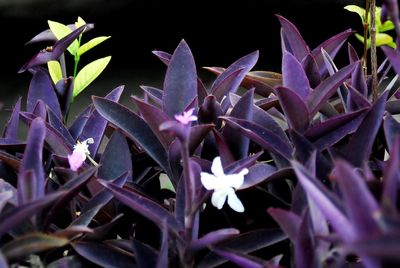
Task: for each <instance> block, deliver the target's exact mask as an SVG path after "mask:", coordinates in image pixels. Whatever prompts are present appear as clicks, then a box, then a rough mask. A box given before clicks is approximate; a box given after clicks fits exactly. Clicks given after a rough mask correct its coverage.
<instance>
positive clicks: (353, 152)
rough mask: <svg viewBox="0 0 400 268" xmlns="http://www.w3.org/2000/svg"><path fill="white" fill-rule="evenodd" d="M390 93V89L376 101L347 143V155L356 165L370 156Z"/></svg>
mask: <svg viewBox="0 0 400 268" xmlns="http://www.w3.org/2000/svg"><path fill="white" fill-rule="evenodd" d="M388 93H389V92H388V91H387V92H385V93H383V94H382V95H381V96H380V97H379V99H378V100H377V101H376V102H375V103H374V105H373V106H372V107H371V109H370V110H369V111H368V113H367V114H366V115H365V117H364V119H363V121H362V123H361V124H360V127H359V128H358V129H357V131H356V132H355V133H354V135H353V136H352V139H351V141H350V142H349V143H348V144H347V147H346V150H345V152H347V157H348V159H349V160H350V162H352V163H353V164H354V165H356V166H360V165H361V164H362V163H363V162H364V161H367V160H368V158H369V156H370V153H371V150H372V145H373V144H374V141H375V137H376V135H377V134H378V130H379V128H380V126H381V123H382V119H383V113H384V112H385V104H386V98H387V95H388Z"/></svg>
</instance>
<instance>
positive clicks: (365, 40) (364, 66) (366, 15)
mask: <svg viewBox="0 0 400 268" xmlns="http://www.w3.org/2000/svg"><path fill="white" fill-rule="evenodd" d="M369 1H370V0H366V1H365V22H364V53H363V56H362V63H363V69H364V76H365V78H367V75H368V69H367V53H368V28H369V22H368V13H369V6H370V2H369Z"/></svg>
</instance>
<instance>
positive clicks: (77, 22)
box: [75, 17, 86, 28]
mask: <svg viewBox="0 0 400 268" xmlns="http://www.w3.org/2000/svg"><path fill="white" fill-rule="evenodd" d="M85 24H86V22H85V21H84V20H83V19H82V18H81V17H78V20H77V21H76V22H75V26H76V28H79V27H81V26H83V25H85Z"/></svg>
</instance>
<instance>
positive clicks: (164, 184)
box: [158, 173, 175, 193]
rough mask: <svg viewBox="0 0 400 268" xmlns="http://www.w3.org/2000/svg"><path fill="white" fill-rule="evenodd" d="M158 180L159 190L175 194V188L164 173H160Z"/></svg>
mask: <svg viewBox="0 0 400 268" xmlns="http://www.w3.org/2000/svg"><path fill="white" fill-rule="evenodd" d="M158 179H159V180H160V188H161V189H166V190H170V191H171V192H174V193H175V188H174V185H173V184H172V182H171V180H170V179H169V177H168V176H167V174H165V173H161V174H160V177H159V178H158Z"/></svg>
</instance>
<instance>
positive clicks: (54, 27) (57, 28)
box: [47, 20, 79, 55]
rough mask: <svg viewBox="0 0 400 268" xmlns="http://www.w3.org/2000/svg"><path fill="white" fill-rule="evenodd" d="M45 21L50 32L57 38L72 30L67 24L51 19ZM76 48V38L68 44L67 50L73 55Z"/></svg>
mask: <svg viewBox="0 0 400 268" xmlns="http://www.w3.org/2000/svg"><path fill="white" fill-rule="evenodd" d="M47 23H48V24H49V27H50V30H51V32H52V33H53V34H54V35H55V37H56V38H57V39H58V40H60V39H62V38H63V37H65V36H67V35H69V34H70V33H72V30H71V29H70V28H69V27H68V26H67V25H64V24H62V23H59V22H56V21H51V20H48V21H47ZM78 48H79V43H78V40H75V41H74V42H72V44H71V45H69V47H68V51H69V52H70V53H71V54H72V55H75V54H76V53H77V51H78Z"/></svg>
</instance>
